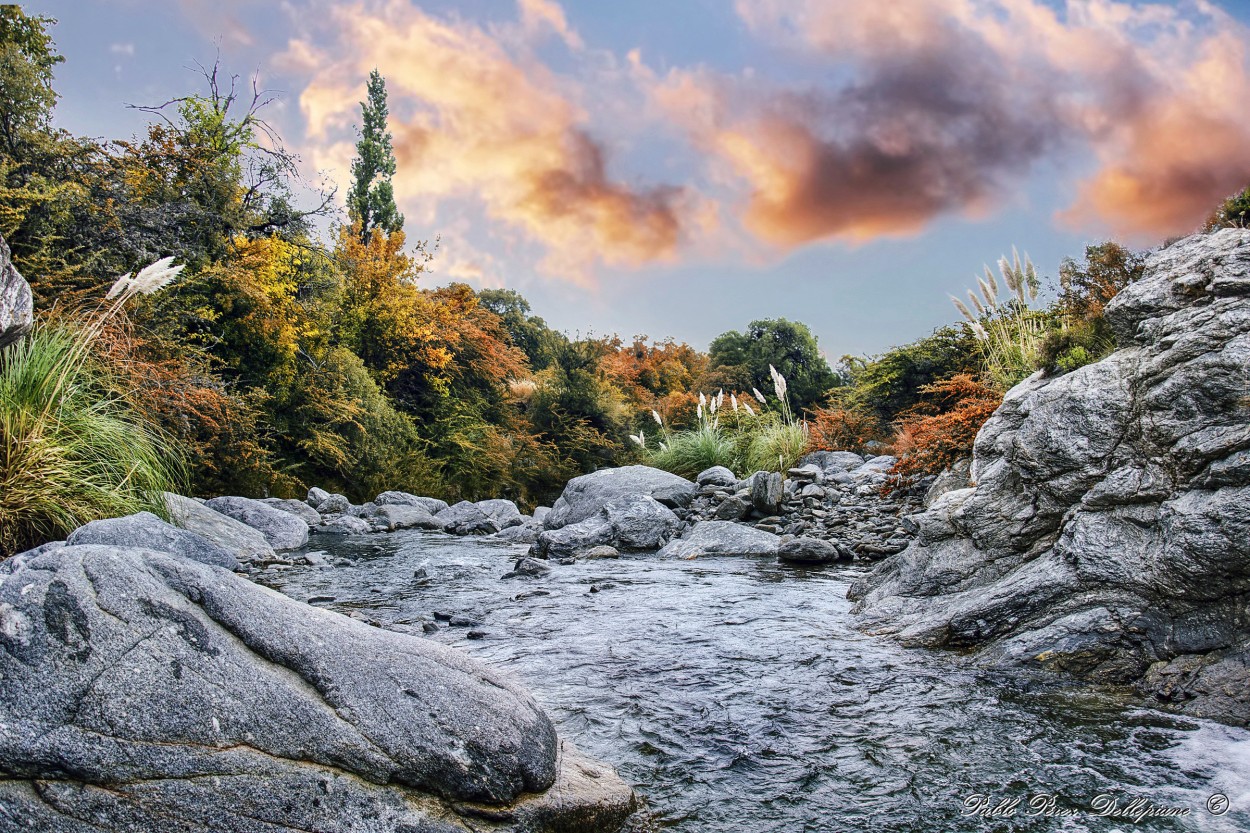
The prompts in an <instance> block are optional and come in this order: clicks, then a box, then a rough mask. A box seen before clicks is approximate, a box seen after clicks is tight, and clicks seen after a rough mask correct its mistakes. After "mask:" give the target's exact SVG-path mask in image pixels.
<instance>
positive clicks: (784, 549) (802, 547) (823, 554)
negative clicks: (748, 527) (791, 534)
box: [777, 537, 854, 564]
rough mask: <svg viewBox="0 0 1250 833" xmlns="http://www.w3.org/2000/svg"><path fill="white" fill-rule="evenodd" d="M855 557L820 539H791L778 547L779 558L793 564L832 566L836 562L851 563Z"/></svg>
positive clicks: (843, 549)
mask: <svg viewBox="0 0 1250 833" xmlns="http://www.w3.org/2000/svg"><path fill="white" fill-rule="evenodd" d="M853 557H854V556H853V555H852V554H851V553H850V551H848V550H846V549H845V548H840V547H838V545H837V544H835V543H833V542H832V541H825V540H822V539H820V538H808V537H798V538H791V539H789V540H786V541H782V542H781V543H780V544H779V545H778V547H777V558H779V559H780V560H782V561H788V562H790V563H792V564H832V563H833V562H835V561H850V560H851V559H852V558H853Z"/></svg>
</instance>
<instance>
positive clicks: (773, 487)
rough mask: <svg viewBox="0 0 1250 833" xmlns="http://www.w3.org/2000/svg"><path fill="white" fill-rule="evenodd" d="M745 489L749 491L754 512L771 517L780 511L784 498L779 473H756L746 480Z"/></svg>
mask: <svg viewBox="0 0 1250 833" xmlns="http://www.w3.org/2000/svg"><path fill="white" fill-rule="evenodd" d="M747 488H749V489H750V490H751V505H752V506H754V507H755V511H756V512H759V513H760V514H761V515H773V514H776V513H777V512H778V511H780V509H781V501H782V499H783V498H784V497H785V490H784V488H783V487H782V480H781V473H780V472H775V471H757V472H756V473H755V474H753V475H751V476H750V477H749V478H748V479H747Z"/></svg>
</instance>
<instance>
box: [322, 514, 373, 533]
mask: <svg viewBox="0 0 1250 833" xmlns="http://www.w3.org/2000/svg"><path fill="white" fill-rule="evenodd" d="M309 532H315V533H316V534H318V535H367V534H368V533H370V532H373V524H371V523H369V522H368V521H366V520H365V519H364V518H357V517H356V516H355V515H322V516H321V523H319V524H317V525H316V526H314V527H312V528H311V529H309Z"/></svg>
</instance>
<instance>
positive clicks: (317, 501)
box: [305, 486, 330, 508]
mask: <svg viewBox="0 0 1250 833" xmlns="http://www.w3.org/2000/svg"><path fill="white" fill-rule="evenodd" d="M329 497H330V493H329V492H327V491H326V490H325V489H320V488H318V487H316V486H313V487H312V488H311V489H309V490H308V499H307V500H306V501H305V502H306V503H307V504H308V505H309V506H311V507H313V508H316V507H318V506H320V505H321V504H322V503H324V502H325V501H326V499H327V498H329Z"/></svg>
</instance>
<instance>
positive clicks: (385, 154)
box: [347, 69, 404, 240]
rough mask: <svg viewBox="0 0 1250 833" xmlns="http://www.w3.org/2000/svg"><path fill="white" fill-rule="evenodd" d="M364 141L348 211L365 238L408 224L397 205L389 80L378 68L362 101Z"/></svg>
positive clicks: (355, 164)
mask: <svg viewBox="0 0 1250 833" xmlns="http://www.w3.org/2000/svg"><path fill="white" fill-rule="evenodd" d="M360 115H361V121H362V124H361V127H360V140H359V141H358V142H356V158H355V159H354V160H352V188H351V191H350V192H349V193H348V195H347V212H348V216H350V217H351V220H352V222H353V223H359V224H360V237H361V240H365V239H367V238H368V236H369V235H370V234H371V233H372V232H373V230H374V229H381V230H382V231H383V232H385V233H387V234H393V233H394V232H397V231H399V230H400V229H402V228H403V227H404V215H403V214H400V213H399V209H398V208H397V207H396V205H395V192H394V188H393V187H392V185H391V177H393V176H394V175H395V151H394V149H393V148H392V147H391V133H390V131H389V130H388V129H387V126H386V118H387V115H388V111H387V106H386V80H385V79H384V78H383V77H382V76H381V74H380V73H379V72H378V71H377V70H376V69H375V70H373V71H372V72H371V73H369V84H368V100H367V101H362V102H360Z"/></svg>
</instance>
